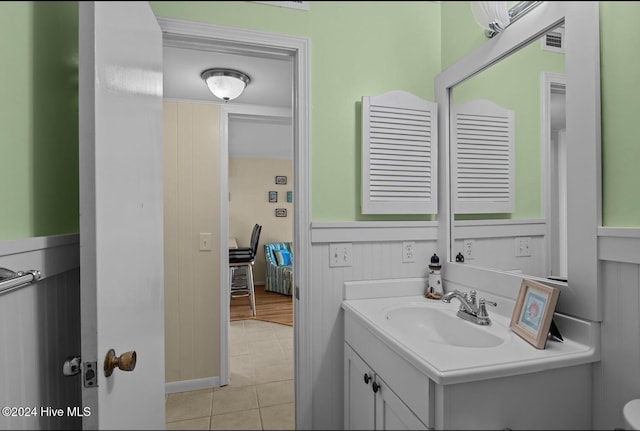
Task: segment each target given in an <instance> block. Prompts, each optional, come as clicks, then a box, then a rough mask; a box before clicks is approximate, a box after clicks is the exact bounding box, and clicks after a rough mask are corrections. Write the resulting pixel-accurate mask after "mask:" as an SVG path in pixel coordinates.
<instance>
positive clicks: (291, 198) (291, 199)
mask: <svg viewBox="0 0 640 431" xmlns="http://www.w3.org/2000/svg"><path fill="white" fill-rule="evenodd" d="M287 202H293V192H292V191H288V192H287Z"/></svg>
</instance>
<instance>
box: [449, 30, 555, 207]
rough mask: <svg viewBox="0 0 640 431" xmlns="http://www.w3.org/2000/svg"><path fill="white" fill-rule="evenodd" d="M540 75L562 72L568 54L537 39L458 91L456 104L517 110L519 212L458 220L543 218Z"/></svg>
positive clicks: (458, 88) (476, 76) (516, 142)
mask: <svg viewBox="0 0 640 431" xmlns="http://www.w3.org/2000/svg"><path fill="white" fill-rule="evenodd" d="M542 72H555V73H562V72H564V54H561V53H557V52H551V51H546V50H544V49H542V46H541V41H540V39H537V40H535V41H533V42H531V43H530V44H529V45H527V46H525V47H523V48H522V49H519V50H518V51H517V52H515V53H513V54H512V55H510V56H508V57H506V58H504V59H502V60H500V61H499V62H497V63H495V64H494V65H492V66H491V67H489V68H487V69H485V70H483V71H481V72H480V73H478V74H476V75H475V76H473V77H471V78H469V79H467V80H466V81H464V82H462V83H460V84H458V85H457V86H456V87H455V88H454V90H453V102H454V103H464V102H468V101H471V100H476V99H487V100H491V101H493V102H494V103H496V104H497V105H499V106H501V107H502V108H505V109H509V110H511V111H513V113H514V123H515V135H514V141H515V161H514V166H515V211H514V212H513V213H510V214H465V215H458V216H456V219H460V220H474V219H487V218H491V219H493V218H513V219H517V218H540V217H544V214H543V213H542V211H543V205H542V200H543V196H542V151H541V150H542V142H541V127H540V125H541V123H542V120H541V118H540V106H541V103H542V100H541V90H540V87H541V77H542Z"/></svg>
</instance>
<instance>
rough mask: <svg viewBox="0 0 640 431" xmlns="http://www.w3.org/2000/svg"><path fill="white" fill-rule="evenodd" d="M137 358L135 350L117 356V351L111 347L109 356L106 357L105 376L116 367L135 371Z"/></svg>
mask: <svg viewBox="0 0 640 431" xmlns="http://www.w3.org/2000/svg"><path fill="white" fill-rule="evenodd" d="M136 358H137V355H136V351H135V350H132V351H130V352H126V353H123V354H122V355H120V356H116V351H115V350H113V349H109V351H108V352H107V356H105V358H104V375H105V377H109V376H110V375H111V374H112V373H113V370H115V369H116V368H119V369H121V370H122V371H133V369H134V368H135V367H136Z"/></svg>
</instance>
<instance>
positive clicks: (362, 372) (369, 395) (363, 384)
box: [344, 343, 376, 430]
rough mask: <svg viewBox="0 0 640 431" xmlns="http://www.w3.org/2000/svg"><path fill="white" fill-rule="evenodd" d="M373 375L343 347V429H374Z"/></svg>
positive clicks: (351, 352) (362, 362)
mask: <svg viewBox="0 0 640 431" xmlns="http://www.w3.org/2000/svg"><path fill="white" fill-rule="evenodd" d="M374 377H375V376H374V373H373V370H371V368H369V366H368V365H367V364H366V363H365V362H364V361H363V360H362V359H361V358H360V356H358V355H357V354H356V352H354V351H353V349H351V347H349V345H348V344H346V343H345V345H344V429H345V430H373V429H375V405H376V404H375V403H376V400H375V395H376V394H375V393H374V392H373V389H372V383H373V382H374Z"/></svg>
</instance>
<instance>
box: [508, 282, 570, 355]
mask: <svg viewBox="0 0 640 431" xmlns="http://www.w3.org/2000/svg"><path fill="white" fill-rule="evenodd" d="M559 296H560V289H558V288H556V287H551V286H547V285H546V284H542V283H539V282H537V281H534V280H529V279H526V278H525V279H523V280H522V284H521V285H520V292H519V293H518V299H517V300H516V305H515V307H514V308H513V315H512V316H511V323H510V324H509V328H510V329H511V330H512V331H513V332H515V333H516V334H518V335H519V336H520V337H521V338H523V339H524V340H525V341H527V342H529V343H530V344H531V345H533V347H535V348H536V349H544V348H545V345H546V343H547V337H548V335H549V329H550V328H551V320H552V319H553V313H554V312H555V310H556V305H557V303H558V297H559Z"/></svg>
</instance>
